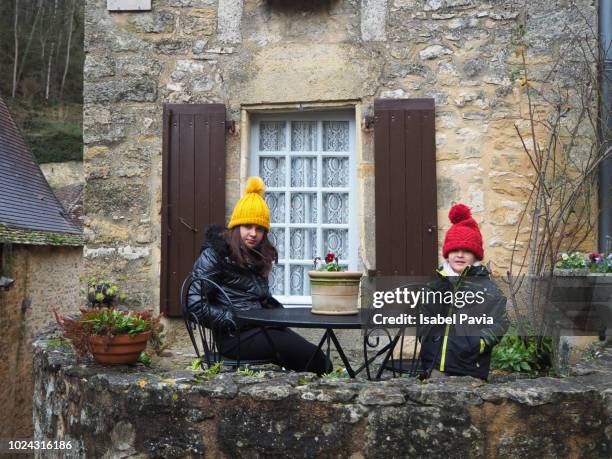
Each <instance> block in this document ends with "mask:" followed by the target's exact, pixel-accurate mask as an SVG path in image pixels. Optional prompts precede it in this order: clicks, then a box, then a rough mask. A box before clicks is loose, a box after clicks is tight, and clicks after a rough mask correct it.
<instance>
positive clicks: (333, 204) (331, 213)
mask: <svg viewBox="0 0 612 459" xmlns="http://www.w3.org/2000/svg"><path fill="white" fill-rule="evenodd" d="M348 200H349V195H348V193H323V223H340V224H346V223H348V218H349V216H348V214H349V212H348V210H349V209H348Z"/></svg>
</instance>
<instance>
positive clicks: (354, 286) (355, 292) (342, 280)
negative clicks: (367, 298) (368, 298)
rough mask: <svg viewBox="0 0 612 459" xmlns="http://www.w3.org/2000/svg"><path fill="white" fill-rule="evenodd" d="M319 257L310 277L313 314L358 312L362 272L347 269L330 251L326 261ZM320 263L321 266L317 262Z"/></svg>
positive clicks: (310, 272) (309, 274) (315, 260)
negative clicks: (323, 261) (322, 261)
mask: <svg viewBox="0 0 612 459" xmlns="http://www.w3.org/2000/svg"><path fill="white" fill-rule="evenodd" d="M320 262H321V259H320V258H319V257H317V258H315V259H314V260H313V267H314V269H313V270H312V271H308V276H309V277H310V293H311V295H312V313H313V314H330V315H331V314H333V315H349V314H357V313H358V312H359V308H358V305H357V299H358V297H359V282H360V281H361V276H362V274H361V273H360V272H358V271H346V270H344V268H343V267H342V266H340V264H339V263H338V257H337V256H336V255H335V254H334V253H333V252H329V253H328V254H327V255H326V256H325V263H320ZM318 263H320V265H319V266H317V264H318Z"/></svg>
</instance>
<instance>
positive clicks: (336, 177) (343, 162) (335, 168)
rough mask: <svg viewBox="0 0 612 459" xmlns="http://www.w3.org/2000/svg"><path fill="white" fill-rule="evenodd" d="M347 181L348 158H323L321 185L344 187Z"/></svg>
mask: <svg viewBox="0 0 612 459" xmlns="http://www.w3.org/2000/svg"><path fill="white" fill-rule="evenodd" d="M348 182H349V160H348V158H338V157H331V158H323V186H330V187H331V186H333V187H345V186H348Z"/></svg>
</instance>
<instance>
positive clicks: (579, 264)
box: [554, 252, 589, 276]
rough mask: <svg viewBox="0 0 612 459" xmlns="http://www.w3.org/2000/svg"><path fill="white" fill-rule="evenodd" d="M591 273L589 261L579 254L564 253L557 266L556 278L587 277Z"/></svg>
mask: <svg viewBox="0 0 612 459" xmlns="http://www.w3.org/2000/svg"><path fill="white" fill-rule="evenodd" d="M588 273H589V260H588V258H586V257H585V256H584V255H583V254H581V253H578V252H573V253H569V254H568V253H562V254H561V256H560V257H559V261H558V262H557V264H556V265H555V269H554V274H555V276H586V275H587V274H588Z"/></svg>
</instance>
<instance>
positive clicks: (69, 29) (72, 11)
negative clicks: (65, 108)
mask: <svg viewBox="0 0 612 459" xmlns="http://www.w3.org/2000/svg"><path fill="white" fill-rule="evenodd" d="M75 9H76V0H72V10H71V11H70V26H69V28H68V42H67V44H66V64H65V65H64V74H63V75H62V84H61V86H60V95H59V98H60V102H61V101H62V100H63V99H64V85H65V84H66V75H67V74H68V66H69V65H70V45H71V43H72V26H73V23H74V11H75Z"/></svg>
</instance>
